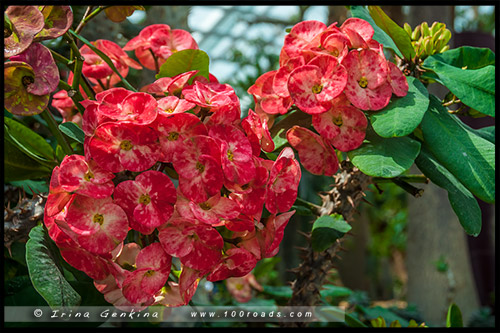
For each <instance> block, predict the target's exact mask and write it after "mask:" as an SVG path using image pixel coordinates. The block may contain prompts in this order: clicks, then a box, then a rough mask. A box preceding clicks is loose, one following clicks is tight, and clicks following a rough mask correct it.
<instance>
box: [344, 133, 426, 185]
mask: <svg viewBox="0 0 500 333" xmlns="http://www.w3.org/2000/svg"><path fill="white" fill-rule="evenodd" d="M419 152H420V143H419V142H418V141H416V140H413V139H410V138H409V137H401V138H389V139H387V138H381V137H378V136H375V135H371V136H368V132H367V140H365V142H364V143H363V144H362V145H361V146H360V147H359V148H357V149H355V150H351V151H349V152H348V153H347V156H348V157H349V159H350V160H351V162H352V164H354V165H355V166H356V167H357V168H359V169H360V170H361V171H362V172H363V173H365V174H367V175H368V176H372V177H383V178H393V177H397V176H399V175H401V174H402V173H403V172H405V171H406V170H408V169H409V168H410V167H411V166H412V165H413V162H414V161H415V158H417V156H418V153H419Z"/></svg>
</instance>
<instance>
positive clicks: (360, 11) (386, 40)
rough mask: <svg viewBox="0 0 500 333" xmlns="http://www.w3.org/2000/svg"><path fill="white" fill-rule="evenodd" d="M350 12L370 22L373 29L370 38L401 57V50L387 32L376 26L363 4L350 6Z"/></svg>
mask: <svg viewBox="0 0 500 333" xmlns="http://www.w3.org/2000/svg"><path fill="white" fill-rule="evenodd" d="M351 14H352V16H353V17H357V18H360V19H363V20H365V21H367V22H368V23H370V25H371V26H372V27H373V30H375V33H374V34H373V37H372V38H373V39H374V40H376V41H377V42H379V43H380V44H382V45H384V47H385V48H389V49H391V50H393V51H394V53H396V54H397V55H398V56H399V57H400V58H403V54H401V51H399V49H398V47H397V46H396V44H395V43H394V41H393V40H392V39H391V37H389V35H388V34H386V33H385V31H384V30H382V29H380V28H379V27H378V26H377V24H376V23H375V21H374V20H373V18H372V17H371V16H370V12H368V9H366V8H365V7H364V6H351Z"/></svg>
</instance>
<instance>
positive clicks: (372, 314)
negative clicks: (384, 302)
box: [356, 305, 409, 327]
mask: <svg viewBox="0 0 500 333" xmlns="http://www.w3.org/2000/svg"><path fill="white" fill-rule="evenodd" d="M356 308H357V309H359V310H360V311H361V312H363V314H364V315H365V316H366V318H367V319H375V318H378V317H382V318H383V319H384V320H385V322H386V323H392V322H393V321H395V320H397V321H398V322H399V323H400V324H401V326H405V327H406V326H408V325H409V322H408V320H406V319H404V318H403V317H400V316H399V315H397V314H395V313H394V312H392V311H391V310H390V309H386V308H383V307H381V306H374V307H364V306H361V305H356Z"/></svg>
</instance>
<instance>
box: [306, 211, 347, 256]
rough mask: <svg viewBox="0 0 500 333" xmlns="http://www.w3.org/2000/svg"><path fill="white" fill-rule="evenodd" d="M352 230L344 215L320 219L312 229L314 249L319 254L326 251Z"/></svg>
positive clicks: (326, 216)
mask: <svg viewBox="0 0 500 333" xmlns="http://www.w3.org/2000/svg"><path fill="white" fill-rule="evenodd" d="M351 228H352V227H351V226H350V225H349V223H347V222H346V221H345V220H344V217H343V216H342V215H339V214H332V215H325V216H321V217H319V218H318V219H316V221H314V224H313V227H312V235H311V247H312V249H313V250H314V251H317V252H321V251H324V250H326V249H327V248H329V247H330V246H332V245H333V244H334V243H335V241H336V240H337V239H338V238H341V237H342V236H344V234H345V233H346V232H348V231H349V230H351Z"/></svg>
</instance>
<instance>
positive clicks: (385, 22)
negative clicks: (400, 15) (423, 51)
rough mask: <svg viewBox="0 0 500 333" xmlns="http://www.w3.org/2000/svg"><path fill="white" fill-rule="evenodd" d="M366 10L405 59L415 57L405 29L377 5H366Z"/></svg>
mask: <svg viewBox="0 0 500 333" xmlns="http://www.w3.org/2000/svg"><path fill="white" fill-rule="evenodd" d="M368 11H369V13H370V15H371V17H372V18H373V21H375V23H376V24H377V25H378V26H379V27H380V28H381V29H382V30H384V32H385V33H386V34H387V35H389V37H391V39H392V40H393V41H394V43H395V44H396V46H397V48H398V49H399V51H401V54H402V55H403V57H404V58H405V59H406V60H411V59H413V57H415V49H414V48H413V45H412V44H411V39H410V36H408V34H407V33H406V31H404V29H403V28H401V27H400V26H399V25H397V23H396V22H394V21H393V20H392V19H391V18H390V17H389V16H387V14H386V13H384V11H383V10H382V9H381V8H380V7H379V6H368Z"/></svg>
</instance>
